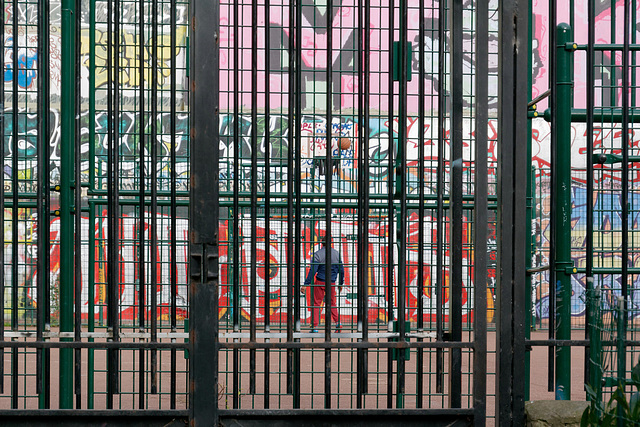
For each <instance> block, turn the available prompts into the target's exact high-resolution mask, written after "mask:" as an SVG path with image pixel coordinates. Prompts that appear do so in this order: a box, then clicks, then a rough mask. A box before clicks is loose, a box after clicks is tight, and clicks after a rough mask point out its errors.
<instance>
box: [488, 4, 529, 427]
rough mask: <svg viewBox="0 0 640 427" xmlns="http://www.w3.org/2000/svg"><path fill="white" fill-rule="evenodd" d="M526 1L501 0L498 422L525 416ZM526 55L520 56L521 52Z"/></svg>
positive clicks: (497, 423)
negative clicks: (523, 143)
mask: <svg viewBox="0 0 640 427" xmlns="http://www.w3.org/2000/svg"><path fill="white" fill-rule="evenodd" d="M526 1H527V0H515V1H513V2H502V3H500V9H499V16H500V18H499V27H498V29H499V31H500V35H501V39H500V46H499V49H500V53H499V63H498V65H499V69H500V70H501V74H500V76H499V87H498V88H499V103H498V104H499V107H498V108H499V109H498V120H499V129H498V132H499V134H498V138H499V140H500V141H501V144H500V146H499V152H498V155H499V156H498V159H499V161H498V222H497V226H496V231H497V233H498V236H497V237H498V238H497V241H498V242H499V243H498V265H497V267H496V271H498V272H500V273H499V275H498V307H497V310H496V311H497V316H498V318H497V327H498V329H497V331H496V337H497V342H496V348H497V358H496V376H497V380H496V425H519V424H518V423H519V422H520V421H519V420H522V419H523V418H524V379H523V378H522V374H521V373H522V372H523V371H524V341H525V340H524V323H525V322H524V318H525V314H524V313H525V310H526V309H525V298H524V278H525V274H526V272H525V257H526V255H525V254H526V249H527V248H526V239H525V236H524V232H525V231H524V230H525V229H526V226H525V224H524V222H525V218H526V183H527V174H528V169H529V168H528V165H527V159H526V157H527V152H526V150H518V149H517V147H516V146H517V144H518V142H520V141H524V140H526V138H527V135H526V129H527V120H528V119H527V111H526V110H527V102H526V100H525V99H523V98H525V97H526V91H525V92H524V93H523V91H522V90H521V88H522V86H523V85H525V84H526V82H527V76H528V69H527V64H528V59H527V58H526V55H527V53H526V52H527V50H526V49H518V46H524V45H525V43H526V42H525V40H526V39H525V38H526V37H527V35H528V29H527V26H528V16H527V13H525V11H526V10H527V7H526V4H527V3H526ZM523 56H524V57H523Z"/></svg>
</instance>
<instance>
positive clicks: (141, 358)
mask: <svg viewBox="0 0 640 427" xmlns="http://www.w3.org/2000/svg"><path fill="white" fill-rule="evenodd" d="M145 3H146V2H145V0H139V2H138V7H139V8H140V18H139V21H138V31H139V33H140V37H139V39H138V40H139V45H138V50H139V52H140V57H143V55H144V50H145V37H144V26H145V11H144V6H145ZM144 70H145V61H140V62H139V64H138V73H139V75H140V76H139V78H138V81H139V82H140V83H139V87H138V91H139V92H138V98H139V111H138V114H139V117H140V119H139V120H140V121H139V123H140V127H139V128H138V137H139V139H140V146H139V148H140V152H139V153H138V156H139V160H138V165H139V174H140V184H139V186H140V187H139V194H138V199H139V200H138V210H139V212H140V214H139V215H140V221H139V225H138V230H139V231H138V248H139V249H138V329H139V331H140V332H144V331H145V328H146V323H145V311H146V302H147V293H146V290H147V277H146V272H147V271H146V243H145V241H146V239H145V233H146V229H147V227H146V223H145V222H146V212H145V209H146V208H145V201H146V196H145V194H146V181H147V177H146V172H145V169H146V164H147V163H146V161H147V160H146V159H147V157H146V154H145V153H146V147H147V135H146V129H145V124H146V123H147V122H146V120H145V112H146V105H145V96H144V91H145V77H144V76H145V73H144ZM145 377H146V374H145V350H144V349H140V350H139V351H138V408H140V409H143V408H144V407H145V395H146V390H145V383H146V378H145Z"/></svg>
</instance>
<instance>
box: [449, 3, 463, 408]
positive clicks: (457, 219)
mask: <svg viewBox="0 0 640 427" xmlns="http://www.w3.org/2000/svg"><path fill="white" fill-rule="evenodd" d="M449 19H450V20H451V31H450V37H451V41H450V49H451V55H450V59H451V129H450V135H451V147H450V149H451V158H450V162H451V167H450V170H451V184H450V190H449V191H450V196H449V205H450V210H449V212H450V217H449V232H450V238H449V245H450V253H451V265H450V266H449V339H450V340H451V341H461V340H462V263H463V259H462V227H463V223H462V166H463V158H462V144H463V142H462V96H463V93H462V89H463V82H462V75H463V69H462V55H463V52H462V49H463V47H462V37H463V32H462V25H463V22H462V19H463V7H462V0H453V1H452V3H451V13H450V14H449ZM449 370H450V373H449V405H450V407H452V408H459V407H460V406H461V405H462V397H461V394H462V350H461V349H459V348H455V349H454V348H452V349H451V350H449Z"/></svg>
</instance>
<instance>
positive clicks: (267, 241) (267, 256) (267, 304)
mask: <svg viewBox="0 0 640 427" xmlns="http://www.w3.org/2000/svg"><path fill="white" fill-rule="evenodd" d="M270 8H271V2H270V0H265V2H264V23H265V24H264V25H265V27H264V45H265V53H264V61H265V62H264V68H265V77H264V81H265V82H266V85H265V97H264V100H265V101H264V102H265V105H264V109H265V118H264V121H265V135H264V139H265V147H266V149H265V156H264V173H265V189H264V280H265V285H264V293H265V298H264V331H265V332H270V331H271V222H270V221H269V220H270V218H271V134H270V128H271V126H270V119H271V114H270V110H271V105H270V102H269V101H270V98H271V92H270V88H269V84H270V81H271V74H270V72H269V71H270V67H271V60H270V53H271V38H270V34H269V33H270V28H271V27H270V23H271V13H270ZM290 307H291V306H287V312H288V311H290ZM267 341H268V340H267ZM270 366H271V358H270V353H269V349H268V348H266V349H265V350H264V409H269V397H270V395H271V388H270V384H269V380H270V375H271V373H270V372H271V369H270Z"/></svg>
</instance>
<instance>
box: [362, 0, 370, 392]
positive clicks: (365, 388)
mask: <svg viewBox="0 0 640 427" xmlns="http://www.w3.org/2000/svg"><path fill="white" fill-rule="evenodd" d="M370 33H371V3H370V0H364V70H363V74H364V78H363V82H364V85H363V86H364V93H363V96H364V97H363V103H362V107H361V108H363V109H364V122H363V123H362V124H361V126H362V131H361V132H360V133H361V134H362V138H363V143H364V173H363V175H364V181H363V184H364V197H363V200H362V208H363V210H364V224H363V226H364V244H363V246H364V262H363V264H362V266H363V269H364V286H365V287H364V295H363V302H362V304H363V305H362V312H363V314H364V316H363V317H364V319H363V323H362V340H363V341H364V342H367V341H369V192H370V188H369V180H370V176H371V175H370V174H369V164H370V163H369V162H370V159H369V143H370V139H369V135H370V127H369V122H370V110H369V105H370V102H369V98H370V92H371V88H370V85H371V76H370V74H369V70H370V68H371V64H370V55H369V52H370V50H371V39H370V37H369V34H370ZM367 356H368V353H367V349H363V351H362V359H363V360H362V367H363V369H362V392H363V393H368V392H369V381H368V377H369V375H368V371H369V368H368V363H367V360H368V357H367Z"/></svg>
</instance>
